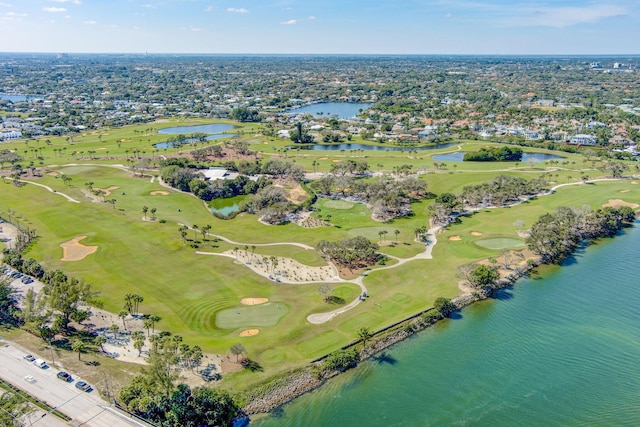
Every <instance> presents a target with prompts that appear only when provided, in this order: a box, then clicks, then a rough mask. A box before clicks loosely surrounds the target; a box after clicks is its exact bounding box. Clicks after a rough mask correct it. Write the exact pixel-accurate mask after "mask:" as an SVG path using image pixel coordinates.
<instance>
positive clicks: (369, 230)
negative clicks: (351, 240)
mask: <svg viewBox="0 0 640 427" xmlns="http://www.w3.org/2000/svg"><path fill="white" fill-rule="evenodd" d="M395 230H396V229H395V228H393V227H361V228H352V229H351V230H349V234H350V235H352V236H354V237H355V236H363V237H366V238H367V239H369V240H373V241H374V242H377V241H379V240H380V235H379V234H378V233H380V232H381V231H386V232H387V234H385V235H384V236H383V237H382V240H383V241H394V240H395V238H396V235H395V234H394V231H395Z"/></svg>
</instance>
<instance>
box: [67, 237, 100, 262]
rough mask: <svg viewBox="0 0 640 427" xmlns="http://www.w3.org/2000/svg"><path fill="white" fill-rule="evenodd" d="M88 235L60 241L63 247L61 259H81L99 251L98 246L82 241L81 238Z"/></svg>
mask: <svg viewBox="0 0 640 427" xmlns="http://www.w3.org/2000/svg"><path fill="white" fill-rule="evenodd" d="M86 237H87V236H78V237H75V238H73V239H71V240H69V241H67V242H64V243H60V247H62V259H61V261H80V260H81V259H84V258H85V257H86V256H87V255H91V254H92V253H94V252H95V251H97V250H98V247H97V246H85V245H83V244H82V243H80V240H82V239H84V238H86Z"/></svg>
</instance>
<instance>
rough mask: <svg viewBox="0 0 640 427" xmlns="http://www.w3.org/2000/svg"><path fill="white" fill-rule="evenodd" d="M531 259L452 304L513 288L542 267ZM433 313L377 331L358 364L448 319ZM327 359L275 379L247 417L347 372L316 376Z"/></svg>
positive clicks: (251, 403)
mask: <svg viewBox="0 0 640 427" xmlns="http://www.w3.org/2000/svg"><path fill="white" fill-rule="evenodd" d="M529 259H530V260H531V259H533V260H534V262H533V263H528V262H527V260H526V259H525V260H524V261H523V262H522V263H519V264H518V266H517V267H516V268H515V269H514V270H512V273H511V274H508V275H506V276H505V277H504V278H501V279H499V280H498V281H497V282H496V283H494V285H493V286H491V287H489V286H487V287H485V288H482V289H479V290H476V291H474V292H471V293H469V292H464V293H462V294H460V295H458V296H456V297H454V298H453V299H451V302H453V303H454V304H455V306H456V311H458V310H462V309H463V308H464V307H467V306H469V305H471V304H474V303H476V302H478V301H483V300H486V299H488V298H490V297H491V295H492V294H493V293H494V292H496V291H499V290H501V289H505V288H508V287H509V286H513V285H514V284H515V283H516V282H517V281H518V280H519V279H521V278H523V277H526V276H528V275H529V273H530V272H531V271H532V270H533V269H535V268H536V267H538V266H539V265H540V264H539V262H538V261H539V260H537V259H534V258H529ZM431 310H434V307H429V308H427V309H425V310H423V311H421V312H418V313H416V314H413V315H412V316H409V317H407V318H405V319H403V320H401V321H399V322H396V323H393V324H392V325H390V326H387V327H384V328H383V329H381V330H379V331H376V332H374V333H373V334H372V337H371V344H370V345H369V346H367V348H366V349H363V350H361V351H360V361H359V362H358V364H360V363H361V362H363V361H365V360H369V359H372V358H374V357H375V356H376V355H378V354H380V353H382V352H383V351H384V350H387V349H388V348H390V347H393V346H394V345H395V344H398V343H400V342H402V341H404V340H406V339H408V338H411V337H412V336H413V335H415V334H417V333H419V332H422V331H424V330H426V329H427V328H429V327H431V326H432V325H434V324H436V323H437V322H439V321H441V320H443V319H445V317H440V318H437V319H434V320H429V319H424V318H423V317H422V315H423V314H425V313H427V312H429V311H431ZM377 337H379V338H378V339H376V338H377ZM359 343H360V341H359V340H358V341H354V342H352V343H350V344H348V345H346V346H344V347H342V349H347V348H351V347H354V346H357V345H358V344H359ZM326 356H327V355H325V356H322V357H320V358H318V359H315V360H314V361H312V362H311V363H309V365H307V366H305V367H303V368H301V369H299V370H298V371H296V372H294V373H293V374H291V375H286V376H283V377H278V378H276V379H275V380H274V383H276V385H275V386H274V387H273V388H272V389H270V390H268V391H267V392H265V393H264V394H262V395H260V396H256V397H254V398H251V399H249V401H248V402H247V403H246V404H245V405H244V406H243V407H242V411H243V412H244V413H245V414H246V415H257V414H266V413H269V412H271V411H273V410H274V409H277V408H279V407H280V406H282V405H285V404H287V403H289V402H291V401H293V400H294V399H296V398H298V397H300V396H303V395H305V394H307V393H310V392H312V391H314V390H316V389H318V388H320V387H321V386H323V385H324V384H325V383H327V382H328V381H330V380H331V379H332V378H334V377H337V376H339V375H341V374H342V373H344V372H346V371H343V372H336V371H333V372H330V373H328V374H327V375H326V377H323V378H321V379H318V378H316V377H314V375H313V369H314V367H316V366H318V365H317V364H318V362H319V361H321V360H322V359H324V358H325V357H326ZM347 371H348V370H347Z"/></svg>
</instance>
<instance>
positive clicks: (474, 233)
mask: <svg viewBox="0 0 640 427" xmlns="http://www.w3.org/2000/svg"><path fill="white" fill-rule="evenodd" d="M471 235H472V236H482V233H481V232H479V231H472V232H471Z"/></svg>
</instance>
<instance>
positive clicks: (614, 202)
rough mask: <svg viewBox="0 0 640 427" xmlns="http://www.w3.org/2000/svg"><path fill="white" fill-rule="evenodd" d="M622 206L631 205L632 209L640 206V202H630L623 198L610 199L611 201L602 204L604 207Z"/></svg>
mask: <svg viewBox="0 0 640 427" xmlns="http://www.w3.org/2000/svg"><path fill="white" fill-rule="evenodd" d="M621 206H629V207H630V208H632V209H636V208H638V207H640V205H639V204H637V203H630V202H625V201H624V200H622V199H609V201H608V202H607V203H605V204H604V205H602V207H603V208H608V207H610V208H619V207H621Z"/></svg>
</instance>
